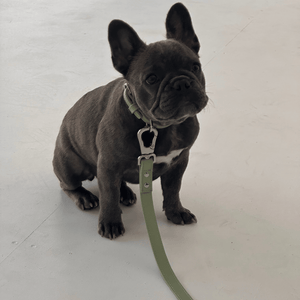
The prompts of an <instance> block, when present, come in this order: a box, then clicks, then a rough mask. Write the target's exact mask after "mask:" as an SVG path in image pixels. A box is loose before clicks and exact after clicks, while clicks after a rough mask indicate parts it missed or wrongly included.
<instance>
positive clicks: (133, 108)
mask: <svg viewBox="0 0 300 300" xmlns="http://www.w3.org/2000/svg"><path fill="white" fill-rule="evenodd" d="M130 96H131V97H132V94H131V92H130V89H129V86H128V83H125V84H124V91H123V98H124V100H125V102H126V104H127V106H128V109H129V111H130V112H131V113H132V114H133V115H135V116H136V117H137V118H138V119H140V120H142V121H144V122H145V123H146V124H147V125H149V126H152V124H153V127H155V128H158V129H162V128H166V127H168V126H169V125H167V126H162V125H158V124H155V123H154V122H152V121H151V120H148V119H147V118H146V117H145V116H144V115H143V114H142V113H141V111H140V110H139V108H138V107H137V105H136V104H134V103H133V102H132V101H131V97H130Z"/></svg>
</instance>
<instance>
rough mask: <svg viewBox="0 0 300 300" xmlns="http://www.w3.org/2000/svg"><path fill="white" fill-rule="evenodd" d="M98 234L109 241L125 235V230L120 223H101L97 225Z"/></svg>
mask: <svg viewBox="0 0 300 300" xmlns="http://www.w3.org/2000/svg"><path fill="white" fill-rule="evenodd" d="M98 233H99V234H100V235H101V236H102V237H106V238H108V239H110V240H112V239H116V238H117V237H118V236H120V235H123V234H124V233H125V228H124V225H123V223H122V222H115V223H113V222H112V223H110V222H101V221H100V223H99V225H98Z"/></svg>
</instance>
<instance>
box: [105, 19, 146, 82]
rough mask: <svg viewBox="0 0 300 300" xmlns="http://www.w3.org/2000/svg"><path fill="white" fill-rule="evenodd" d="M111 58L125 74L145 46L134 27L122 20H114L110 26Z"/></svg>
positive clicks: (116, 66) (116, 67)
mask: <svg viewBox="0 0 300 300" xmlns="http://www.w3.org/2000/svg"><path fill="white" fill-rule="evenodd" d="M108 41H109V44H110V49H111V59H112V62H113V65H114V67H115V69H116V70H117V71H119V72H120V73H122V74H123V75H124V76H125V75H126V74H127V72H128V69H129V66H130V63H131V62H132V60H133V58H134V56H135V55H136V54H137V53H138V51H139V50H140V49H141V48H143V47H145V46H146V45H145V43H144V42H143V41H142V40H141V39H140V38H139V36H138V35H137V33H136V32H135V31H134V29H133V28H132V27H130V26H129V25H128V24H127V23H125V22H123V21H121V20H113V21H111V22H110V24H109V26H108Z"/></svg>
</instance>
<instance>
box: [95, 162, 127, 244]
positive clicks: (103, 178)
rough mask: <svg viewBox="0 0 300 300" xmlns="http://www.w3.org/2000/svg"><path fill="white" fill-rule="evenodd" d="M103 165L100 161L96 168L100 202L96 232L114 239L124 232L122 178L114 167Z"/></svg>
mask: <svg viewBox="0 0 300 300" xmlns="http://www.w3.org/2000/svg"><path fill="white" fill-rule="evenodd" d="M105 165H106V164H102V163H101V162H100V163H99V164H98V168H97V179H98V185H99V204H100V213H99V223H98V233H99V234H100V235H101V236H102V237H106V238H109V239H115V238H117V237H118V236H120V235H123V234H124V232H125V228H124V226H123V222H122V218H121V213H122V211H121V208H120V186H121V182H122V180H121V176H119V174H118V171H115V170H117V169H116V168H114V167H113V166H112V165H110V166H109V168H108V167H107V166H105Z"/></svg>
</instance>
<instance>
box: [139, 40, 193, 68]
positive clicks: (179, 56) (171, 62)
mask: <svg viewBox="0 0 300 300" xmlns="http://www.w3.org/2000/svg"><path fill="white" fill-rule="evenodd" d="M138 61H139V67H140V68H143V72H147V71H151V70H153V69H166V70H168V71H174V70H175V71H176V70H178V69H179V68H182V67H184V66H185V65H188V64H189V63H191V62H193V61H199V58H198V56H197V54H195V53H194V52H193V51H192V50H191V49H190V48H188V47H187V46H185V45H183V44H182V43H180V42H178V41H176V40H173V39H168V40H164V41H160V42H156V43H153V44H149V45H148V46H147V48H146V49H145V50H144V52H143V55H140V56H139V58H138ZM140 71H142V70H141V69H140Z"/></svg>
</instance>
